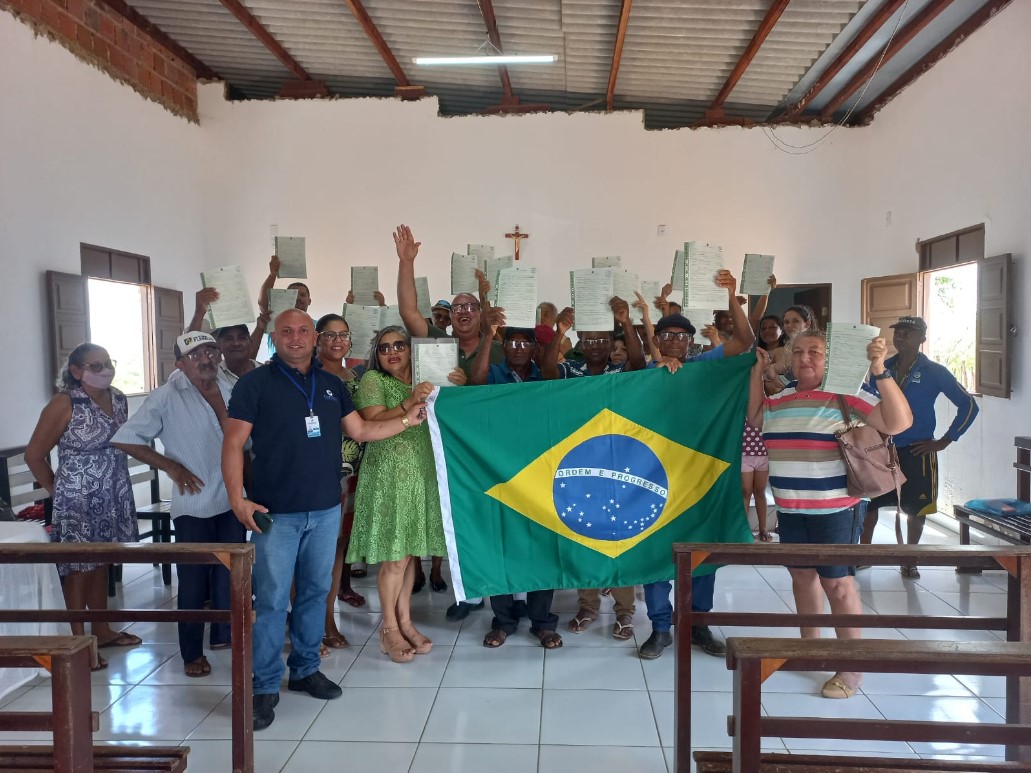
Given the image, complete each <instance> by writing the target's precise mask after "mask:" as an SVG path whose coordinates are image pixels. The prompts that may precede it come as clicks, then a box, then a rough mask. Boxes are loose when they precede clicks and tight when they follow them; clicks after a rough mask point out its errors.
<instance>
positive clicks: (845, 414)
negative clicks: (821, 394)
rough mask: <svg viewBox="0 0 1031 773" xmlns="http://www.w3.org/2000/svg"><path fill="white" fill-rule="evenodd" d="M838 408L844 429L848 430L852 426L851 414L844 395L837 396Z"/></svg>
mask: <svg viewBox="0 0 1031 773" xmlns="http://www.w3.org/2000/svg"><path fill="white" fill-rule="evenodd" d="M838 408H839V409H840V410H841V418H842V419H844V421H845V429H849V428H850V427H851V425H852V412H851V411H849V409H848V401H847V400H845V395H838Z"/></svg>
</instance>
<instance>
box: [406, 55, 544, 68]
mask: <svg viewBox="0 0 1031 773" xmlns="http://www.w3.org/2000/svg"><path fill="white" fill-rule="evenodd" d="M556 60H558V57H557V56H556V55H555V54H497V55H494V56H490V55H488V56H416V57H413V58H412V61H413V62H415V64H422V65H434V64H459V65H461V64H486V65H500V64H551V63H552V62H554V61H556Z"/></svg>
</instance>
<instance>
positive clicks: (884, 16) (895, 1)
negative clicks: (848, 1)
mask: <svg viewBox="0 0 1031 773" xmlns="http://www.w3.org/2000/svg"><path fill="white" fill-rule="evenodd" d="M904 2H906V0H887V2H885V3H884V5H882V6H881V7H880V8H878V9H877V13H875V14H874V15H873V16H872V17H871V18H870V20H869V21H868V22H867V23H866V24H865V25H864V26H863V28H862V29H861V30H859V32H858V33H857V34H856V36H855V37H854V38H853V39H852V41H851V42H850V43H849V44H848V45H847V46H845V48H844V49H842V51H841V53H840V54H838V57H837V58H836V59H835V60H834V62H833V63H832V64H831V66H830V67H828V68H827V69H826V70H824V71H823V72H822V73H820V77H819V78H817V79H816V83H814V84H813V85H812V86H810V87H809V90H808V91H806V93H805V94H803V95H802V97H801V99H799V100H798V102H797V103H796V104H795V105H794V106H793V107H792V108H791V109H789V110H788V111H787V112H786V113H784V115H783V116H781V120H783V121H790V120H792V119H794V118H797V117H798V116H800V115H801V114H802V111H803V110H805V109H806V107H808V106H809V103H810V102H812V101H813V99H814V98H816V96H817V95H818V94H820V93H821V92H822V91H823V90H824V89H825V88H827V84H828V83H830V82H831V81H832V80H834V76H836V75H837V74H838V73H839V72H841V71H842V69H844V68H845V66H846V65H848V63H849V62H851V61H852V59H853V58H854V57H855V55H856V54H858V53H859V51H860V49H861V48H862V47H863V46H865V45H866V44H867V43H869V42H870V39H871V38H873V36H874V35H876V34H877V31H878V30H879V29H880V28H881V27H883V26H884V23H885V22H886V21H888V19H890V18H891V17H892V16H893V15H894V14H895V12H896V11H898V9H899V8H901V7H902V4H903V3H904Z"/></svg>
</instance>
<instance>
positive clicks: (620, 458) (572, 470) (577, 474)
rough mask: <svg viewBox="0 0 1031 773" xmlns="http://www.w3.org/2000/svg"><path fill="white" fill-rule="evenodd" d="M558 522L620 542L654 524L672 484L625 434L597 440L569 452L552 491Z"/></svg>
mask: <svg viewBox="0 0 1031 773" xmlns="http://www.w3.org/2000/svg"><path fill="white" fill-rule="evenodd" d="M552 496H553V499H554V502H555V510H556V512H557V513H558V516H559V518H560V519H561V520H562V523H564V524H565V525H566V526H567V527H569V529H570V530H572V531H573V532H574V533H576V534H579V535H581V536H584V537H590V538H591V539H597V540H606V541H610V542H616V541H618V540H623V539H628V538H630V537H635V536H637V535H639V534H642V533H643V532H645V531H647V530H648V529H649V528H651V527H652V526H654V525H655V522H656V521H657V520H658V519H659V517H660V516H661V515H662V511H663V508H664V507H665V506H666V499H667V498H668V496H669V481H668V479H667V477H666V470H665V468H664V467H663V466H662V463H661V462H660V461H659V458H658V457H657V456H656V455H655V454H654V453H653V452H652V450H651V449H650V448H648V446H646V445H645V444H644V443H642V442H641V441H640V440H637V439H635V438H632V437H628V436H626V435H598V436H596V437H593V438H591V439H589V440H585V441H584V442H582V443H580V444H579V445H577V446H576V447H575V448H573V449H572V450H571V451H569V452H568V453H567V454H566V455H565V456H564V457H563V458H562V461H561V462H560V463H559V465H558V469H557V470H556V471H555V481H554V486H553V489H552Z"/></svg>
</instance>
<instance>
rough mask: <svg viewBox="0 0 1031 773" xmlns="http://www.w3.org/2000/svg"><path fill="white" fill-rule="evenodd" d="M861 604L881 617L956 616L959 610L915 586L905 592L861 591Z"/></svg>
mask: <svg viewBox="0 0 1031 773" xmlns="http://www.w3.org/2000/svg"><path fill="white" fill-rule="evenodd" d="M859 595H860V597H861V598H862V599H863V603H864V604H866V605H868V606H870V607H871V608H872V609H875V610H876V611H877V613H878V614H881V615H956V614H959V610H957V609H956V608H955V607H953V606H951V605H949V604H946V603H945V602H944V601H942V600H941V599H940V598H938V597H937V596H935V595H934V594H933V593H930V592H928V591H925V590H923V589H922V588H919V587H917V586H915V585H912V586H910V587H909V588H907V589H906V590H901V591H888V590H861V591H860V593H859Z"/></svg>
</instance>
